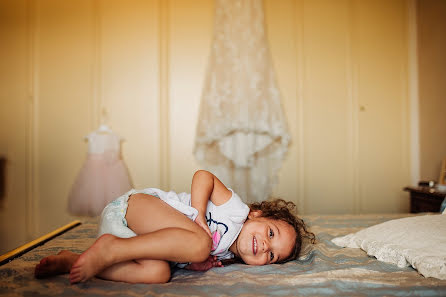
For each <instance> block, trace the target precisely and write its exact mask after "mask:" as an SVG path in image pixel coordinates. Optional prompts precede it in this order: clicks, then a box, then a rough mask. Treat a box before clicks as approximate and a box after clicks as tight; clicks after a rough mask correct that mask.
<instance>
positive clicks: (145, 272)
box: [97, 260, 170, 284]
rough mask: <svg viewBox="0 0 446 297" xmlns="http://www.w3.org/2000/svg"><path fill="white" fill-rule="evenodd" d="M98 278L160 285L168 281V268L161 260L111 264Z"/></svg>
mask: <svg viewBox="0 0 446 297" xmlns="http://www.w3.org/2000/svg"><path fill="white" fill-rule="evenodd" d="M97 277H99V278H103V279H107V280H112V281H120V282H126V283H146V284H160V283H166V282H168V281H169V279H170V266H169V263H168V262H166V261H161V260H134V261H126V262H121V263H116V264H113V265H112V266H110V267H108V268H106V269H105V270H104V271H102V272H101V273H99V274H98V275H97Z"/></svg>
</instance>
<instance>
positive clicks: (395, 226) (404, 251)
mask: <svg viewBox="0 0 446 297" xmlns="http://www.w3.org/2000/svg"><path fill="white" fill-rule="evenodd" d="M332 242H334V243H335V244H337V245H339V246H342V247H349V248H361V249H363V250H364V251H366V252H367V254H368V255H370V256H375V257H376V258H377V259H378V260H380V261H383V262H388V263H393V264H396V265H398V267H405V266H409V265H412V267H413V268H415V269H417V270H418V272H419V273H421V274H422V275H424V276H425V277H435V278H439V279H446V214H445V215H443V214H439V215H424V216H417V217H409V218H403V219H397V220H391V221H387V222H384V223H381V224H378V225H375V226H371V227H369V228H366V229H363V230H361V231H359V232H356V233H351V234H348V235H346V236H343V237H337V238H334V239H332Z"/></svg>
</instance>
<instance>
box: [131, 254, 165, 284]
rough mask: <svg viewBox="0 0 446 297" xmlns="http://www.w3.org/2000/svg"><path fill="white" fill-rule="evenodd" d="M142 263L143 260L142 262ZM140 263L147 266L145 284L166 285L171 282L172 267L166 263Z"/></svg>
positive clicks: (146, 261)
mask: <svg viewBox="0 0 446 297" xmlns="http://www.w3.org/2000/svg"><path fill="white" fill-rule="evenodd" d="M140 261H141V260H140ZM140 261H138V262H139V263H140V264H143V265H145V268H146V269H145V275H144V277H143V281H142V282H143V283H147V284H164V283H167V282H168V281H169V280H170V274H171V271H170V265H169V263H168V262H166V261H157V260H142V262H140Z"/></svg>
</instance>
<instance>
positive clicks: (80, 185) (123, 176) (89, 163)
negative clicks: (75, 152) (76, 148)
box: [68, 154, 132, 216]
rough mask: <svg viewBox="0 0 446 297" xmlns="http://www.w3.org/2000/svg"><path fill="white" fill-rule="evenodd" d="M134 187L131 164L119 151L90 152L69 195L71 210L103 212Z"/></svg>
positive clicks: (92, 212) (80, 213)
mask: <svg viewBox="0 0 446 297" xmlns="http://www.w3.org/2000/svg"><path fill="white" fill-rule="evenodd" d="M131 188H132V184H131V181H130V177H129V173H128V170H127V167H126V166H125V164H124V161H123V160H122V159H120V158H119V156H118V155H117V154H113V155H107V154H89V155H88V157H87V160H86V161H85V163H84V165H83V167H82V169H81V170H80V172H79V174H78V176H77V178H76V181H75V182H74V184H73V186H72V188H71V191H70V194H69V196H68V211H69V212H70V213H71V214H73V215H81V216H84V215H87V216H97V215H100V214H101V212H102V210H103V209H104V207H105V206H106V205H107V204H108V203H110V202H111V201H113V200H114V199H116V198H117V197H119V196H121V195H122V194H123V193H125V192H127V191H129V190H130V189H131Z"/></svg>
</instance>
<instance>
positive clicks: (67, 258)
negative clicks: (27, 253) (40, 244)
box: [34, 250, 79, 278]
mask: <svg viewBox="0 0 446 297" xmlns="http://www.w3.org/2000/svg"><path fill="white" fill-rule="evenodd" d="M77 258H79V254H76V253H73V252H70V251H65V250H64V251H60V252H59V253H58V254H57V255H51V256H48V257H45V258H43V259H42V260H40V263H39V264H37V265H36V267H35V269H34V276H35V277H36V278H44V277H48V276H53V275H58V274H65V273H68V272H70V269H71V266H73V263H74V262H76V260H77Z"/></svg>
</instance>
